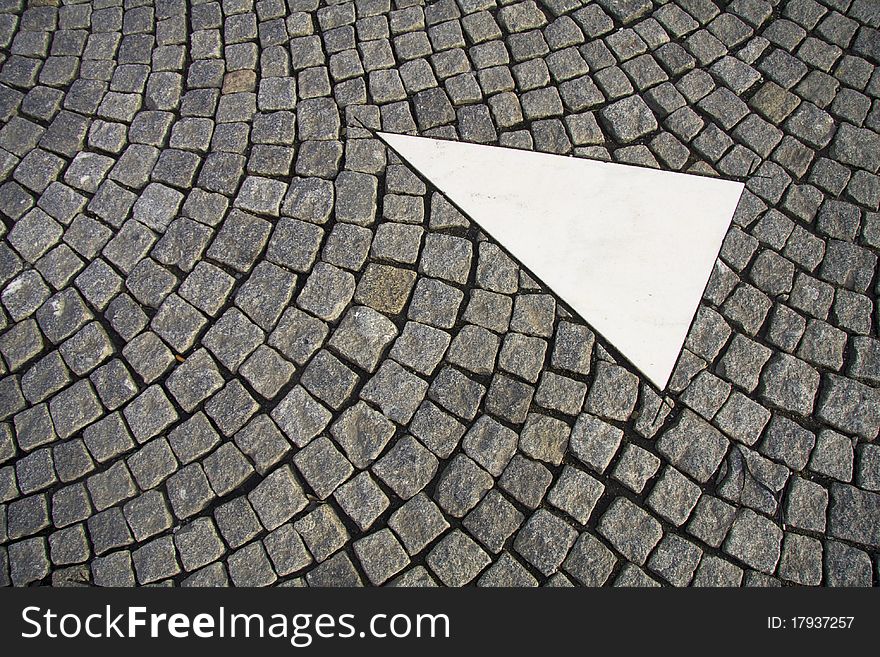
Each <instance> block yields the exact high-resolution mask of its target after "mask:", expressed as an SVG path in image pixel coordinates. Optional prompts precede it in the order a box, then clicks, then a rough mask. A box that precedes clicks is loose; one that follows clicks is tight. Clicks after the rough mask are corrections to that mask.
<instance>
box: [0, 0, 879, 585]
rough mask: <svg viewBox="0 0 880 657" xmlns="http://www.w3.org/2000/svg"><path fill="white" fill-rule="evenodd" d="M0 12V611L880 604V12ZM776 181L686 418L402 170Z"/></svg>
mask: <svg viewBox="0 0 880 657" xmlns="http://www.w3.org/2000/svg"><path fill="white" fill-rule="evenodd" d="M57 4H59V3H57V2H52V1H46V0H43V1H40V2H36V1H31V2H22V0H0V125H2V128H0V181H2V182H0V214H2V219H3V233H4V237H3V243H2V246H0V286H2V287H0V289H2V292H0V302H2V312H0V325H2V332H0V354H2V364H0V419H2V424H0V500H2V512H0V581H2V582H3V583H5V584H14V585H26V584H33V583H42V584H55V585H74V584H82V583H92V584H96V585H134V584H154V583H156V584H166V585H171V584H173V585H186V586H189V585H218V584H227V583H229V584H234V585H269V584H276V583H281V584H285V585H294V586H298V585H304V584H305V585H311V586H323V585H359V584H365V585H366V584H375V585H379V584H396V585H435V584H437V585H448V586H458V585H464V584H474V583H475V584H478V585H483V586H499V585H501V586H510V585H516V586H520V585H523V586H525V585H535V584H548V585H558V586H568V585H572V584H575V585H588V586H593V585H617V586H627V585H639V586H649V585H650V586H654V585H658V584H663V585H669V584H671V585H676V586H679V585H712V586H715V585H719V586H720V585H733V586H737V585H757V586H763V585H779V584H792V583H793V584H804V585H819V584H821V585H866V586H870V585H872V584H875V585H876V584H877V583H878V577H880V563H878V550H880V446H878V445H877V444H876V437H877V434H878V425H880V392H878V389H880V342H878V339H877V320H878V314H877V310H876V307H875V299H876V295H877V290H878V279H877V252H878V248H880V214H878V213H877V210H878V202H880V178H878V176H877V172H878V168H880V135H878V131H880V100H878V98H880V68H877V65H878V63H880V59H878V58H880V33H878V27H880V3H878V2H877V0H776V1H774V0H770V1H765V0H734V1H733V2H730V3H724V2H717V3H715V4H713V2H711V1H710V0H675V1H674V2H664V1H662V0H654V1H653V2H652V1H650V0H596V1H594V2H587V1H583V0H545V1H542V2H540V3H537V4H536V3H535V2H532V1H525V2H508V1H506V0H497V1H496V0H458V1H457V2H456V1H453V0H440V1H438V2H433V3H429V4H427V5H423V4H422V3H420V2H418V1H417V0H395V1H394V2H393V4H392V3H391V2H390V0H356V1H355V2H342V3H326V2H319V1H318V0H287V2H285V1H284V0H258V1H257V2H253V0H223V1H222V2H193V3H191V5H190V3H186V2H184V1H183V0H158V1H157V2H155V3H153V2H146V1H140V0H125V2H123V1H122V0H96V1H95V2H92V3H70V4H68V3H67V2H64V3H61V6H57V7H56V6H54V5H57ZM378 128H381V129H383V130H386V131H389V132H397V133H414V134H420V135H427V136H441V137H447V138H458V139H461V140H465V141H469V142H479V143H491V144H502V145H508V146H515V147H521V148H534V149H536V150H540V151H546V152H552V153H562V154H571V155H575V156H582V157H592V158H602V159H613V160H616V161H620V162H628V163H635V164H640V165H646V166H652V167H660V168H663V169H669V170H680V171H694V172H700V173H709V174H716V173H717V174H720V175H723V176H726V177H729V178H734V179H739V180H745V181H747V191H746V192H745V194H744V197H743V199H742V202H741V204H740V207H739V209H738V211H737V214H736V217H735V219H734V226H733V227H732V228H731V230H730V232H729V234H728V236H727V238H726V240H725V243H724V247H723V250H722V256H721V259H720V260H719V262H718V263H717V265H716V268H715V271H714V274H713V277H712V279H711V281H710V284H709V286H708V288H707V290H706V293H705V298H704V302H703V304H702V306H701V308H700V310H699V312H698V314H697V317H696V320H695V323H694V325H693V327H692V330H691V333H690V336H689V338H688V340H687V343H686V350H685V351H684V353H683V355H682V357H681V360H680V362H679V364H678V367H677V370H676V373H675V375H674V377H673V380H672V383H671V384H670V387H669V390H668V391H667V392H666V393H665V394H664V395H662V396H661V395H658V393H657V392H656V391H655V390H653V389H652V388H651V387H650V386H649V385H647V384H646V383H645V382H644V381H643V380H642V379H641V378H640V377H639V376H638V374H637V373H636V372H635V371H634V370H633V369H632V368H631V367H630V366H629V365H628V364H627V363H626V362H624V361H622V360H621V359H620V358H619V357H617V356H616V355H615V352H614V350H613V348H612V347H611V346H610V345H608V344H605V343H604V342H603V340H601V339H600V338H598V337H596V336H594V335H593V333H592V332H591V331H590V329H589V328H588V327H587V326H586V325H585V324H584V323H583V322H582V321H580V320H579V319H577V318H574V317H572V316H571V315H570V314H569V313H568V312H567V311H566V310H565V308H564V307H563V306H562V305H561V304H560V303H558V302H557V300H556V299H555V297H554V296H553V294H552V293H551V292H550V291H548V290H546V289H543V288H542V287H541V285H539V284H537V283H536V282H535V281H534V280H532V279H531V278H530V277H529V276H528V275H527V274H526V273H524V272H523V271H520V269H519V268H518V266H517V264H516V263H515V262H513V261H512V260H510V259H509V258H508V257H507V256H506V255H505V253H504V252H503V251H502V250H500V249H499V247H498V246H497V245H496V244H495V243H494V242H493V241H492V240H491V239H487V238H486V237H485V236H484V235H482V234H481V233H480V231H479V229H478V227H477V226H475V225H474V224H473V223H472V222H470V221H469V220H468V219H467V218H466V217H463V216H461V215H460V214H459V213H458V212H457V211H456V210H455V208H454V207H453V206H452V205H451V204H450V203H449V202H447V201H446V200H445V199H444V197H443V196H442V195H440V194H439V193H436V191H435V190H432V189H431V187H430V186H429V185H427V184H426V183H425V182H424V181H422V180H420V179H419V178H418V177H417V176H415V175H414V173H413V172H412V171H410V170H408V169H407V168H406V166H404V165H402V164H401V163H400V161H399V160H397V159H396V158H395V157H394V155H393V154H390V153H387V152H386V150H385V149H384V147H383V146H382V145H381V144H380V143H379V142H378V141H377V140H375V139H373V138H372V133H371V132H370V130H371V129H378Z"/></svg>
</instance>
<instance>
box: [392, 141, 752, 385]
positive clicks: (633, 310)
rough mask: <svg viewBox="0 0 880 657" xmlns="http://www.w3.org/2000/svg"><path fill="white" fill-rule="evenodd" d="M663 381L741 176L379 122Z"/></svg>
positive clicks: (404, 151)
mask: <svg viewBox="0 0 880 657" xmlns="http://www.w3.org/2000/svg"><path fill="white" fill-rule="evenodd" d="M379 138H380V139H382V141H384V142H385V144H387V145H388V146H389V147H391V148H392V149H393V150H394V151H396V152H397V153H398V154H399V155H400V156H401V157H402V158H403V159H404V160H405V161H406V162H408V163H409V164H410V165H411V166H412V167H413V168H414V169H415V170H417V171H418V172H419V173H420V174H421V175H422V176H424V177H425V178H426V179H427V180H429V181H430V182H431V183H432V184H433V185H434V186H435V187H437V189H439V190H440V191H441V192H443V194H445V195H446V197H447V198H449V199H450V200H451V201H452V202H453V203H455V204H456V205H457V206H458V207H459V208H461V210H463V211H464V212H465V213H466V214H468V215H469V216H470V218H471V219H473V220H474V221H475V222H477V224H479V225H480V227H481V228H482V229H483V230H484V231H485V232H486V233H488V234H489V235H491V236H492V237H493V238H494V239H496V240H497V241H498V242H499V243H500V244H501V245H502V246H503V247H504V248H505V249H507V251H509V252H510V254H511V255H513V256H514V257H515V258H516V259H517V260H519V261H520V262H521V263H522V264H523V265H525V266H526V267H527V268H528V269H530V270H531V271H532V272H533V273H534V274H535V275H536V276H537V277H538V278H540V279H541V280H542V281H543V282H544V283H545V284H546V285H547V286H548V287H549V288H550V289H551V290H552V291H553V292H554V293H556V294H557V295H558V296H559V297H560V298H561V299H562V300H563V301H565V302H566V303H567V304H568V305H569V306H570V307H571V308H572V309H574V310H575V312H577V313H578V314H579V315H580V316H581V317H583V318H584V320H586V321H587V322H588V323H589V324H590V325H591V326H592V327H593V329H594V330H596V331H597V332H598V333H599V334H600V335H602V336H603V337H604V338H605V339H606V340H608V341H609V342H610V343H611V344H612V345H613V346H614V347H615V348H617V349H618V350H619V351H620V353H621V354H623V356H625V357H626V358H627V359H628V360H629V361H630V362H631V363H632V364H633V365H634V366H635V367H636V368H637V369H638V370H640V371H641V372H642V373H643V374H644V375H645V376H646V377H647V378H648V379H649V380H650V381H651V382H652V383H654V385H656V386H657V387H658V388H660V389H661V390H662V389H664V388H665V387H666V384H667V382H668V381H669V377H670V376H671V374H672V370H673V368H674V367H675V363H676V361H677V360H678V356H679V353H680V352H681V348H682V345H683V344H684V340H685V338H686V337H687V332H688V329H689V328H690V325H691V322H692V320H693V317H694V313H695V312H696V310H697V306H698V304H699V302H700V298H701V296H702V294H703V290H704V289H705V287H706V283H707V282H708V280H709V276H710V274H711V273H712V268H713V266H714V264H715V260H716V258H717V257H718V252H719V250H720V249H721V242H722V240H723V239H724V236H725V234H726V233H727V229H728V227H729V225H730V221H731V219H732V217H733V213H734V211H735V210H736V205H737V202H738V200H739V197H740V194H741V193H742V189H743V184H742V183H739V182H732V181H727V180H720V179H718V178H709V177H704V176H694V175H688V174H682V173H675V172H668V171H657V170H655V169H648V168H642V167H635V166H628V165H623V164H612V163H606V162H597V161H593V160H586V159H580V158H574V157H565V156H560V155H550V154H546V153H535V152H532V151H523V150H516V149H512V148H501V147H497V146H482V145H477V144H467V143H462V142H455V141H445V140H439V139H430V138H426V137H411V136H407V135H395V134H388V133H379Z"/></svg>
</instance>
